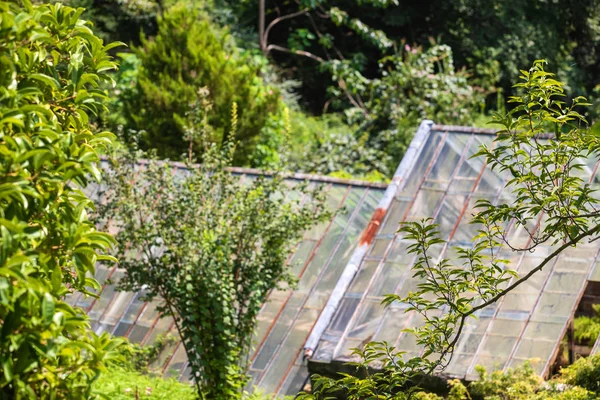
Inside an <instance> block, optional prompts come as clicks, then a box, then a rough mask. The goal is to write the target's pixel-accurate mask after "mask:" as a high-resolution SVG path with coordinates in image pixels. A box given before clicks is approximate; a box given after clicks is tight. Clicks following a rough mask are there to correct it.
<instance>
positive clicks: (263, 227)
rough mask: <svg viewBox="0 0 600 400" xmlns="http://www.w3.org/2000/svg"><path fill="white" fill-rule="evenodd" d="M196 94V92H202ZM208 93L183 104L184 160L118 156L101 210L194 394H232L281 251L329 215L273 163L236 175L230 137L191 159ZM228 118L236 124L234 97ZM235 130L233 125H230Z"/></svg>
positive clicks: (286, 277)
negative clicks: (259, 171) (177, 339)
mask: <svg viewBox="0 0 600 400" xmlns="http://www.w3.org/2000/svg"><path fill="white" fill-rule="evenodd" d="M200 95H203V93H202V92H201V93H200ZM209 106H210V104H209V103H207V100H206V97H204V98H201V99H200V100H199V101H197V102H196V103H194V105H193V107H192V112H191V113H189V114H188V126H187V128H186V133H185V137H186V139H187V140H188V141H189V143H190V144H189V152H188V160H187V164H186V166H185V168H183V169H182V168H181V166H180V167H178V168H177V169H174V168H173V167H172V166H171V165H170V164H169V163H166V162H157V161H149V162H148V163H147V164H146V165H144V166H142V167H139V166H137V164H136V163H137V160H138V159H139V157H140V156H141V153H139V152H132V153H127V154H125V155H124V156H121V157H120V158H118V159H116V160H115V161H114V162H113V163H112V165H111V168H112V171H113V172H112V174H111V175H110V178H109V179H108V181H107V183H108V188H109V189H108V193H109V197H108V203H107V205H106V206H104V207H103V209H102V210H101V219H102V218H104V217H115V218H116V219H115V224H116V225H117V227H118V229H119V230H120V231H119V234H118V235H117V240H118V243H119V253H118V254H119V256H120V257H119V258H120V266H121V267H122V268H124V269H125V270H126V275H125V277H124V278H123V280H122V281H121V282H120V288H121V289H123V290H133V291H138V290H142V289H144V290H145V292H146V293H147V297H148V298H154V297H160V298H161V299H162V307H161V311H162V312H163V313H164V315H172V316H173V318H174V320H175V324H176V328H177V330H178V331H179V334H180V336H181V339H182V341H183V345H184V346H185V350H186V353H187V356H188V360H189V365H190V367H191V370H192V377H193V379H194V380H195V381H196V385H197V390H198V394H199V395H200V396H201V397H202V398H206V399H230V398H239V397H240V396H241V395H242V389H243V387H244V385H245V383H246V380H247V379H246V376H245V371H246V367H247V366H246V364H245V360H246V358H245V357H244V355H245V354H248V352H249V351H250V345H251V340H252V336H253V333H254V328H255V323H256V317H257V314H258V312H259V311H260V308H261V306H262V304H263V303H264V302H265V300H266V298H267V295H268V294H269V292H270V291H272V290H275V289H276V288H277V287H278V286H279V285H281V284H285V283H287V284H290V283H292V282H293V277H292V276H291V275H290V272H289V268H288V265H287V263H286V260H287V258H288V256H289V254H290V253H291V250H292V248H293V246H294V245H295V244H296V243H297V242H298V241H299V239H300V238H301V236H302V234H303V232H304V231H305V230H306V229H308V228H310V227H311V226H312V225H313V224H314V223H315V222H316V221H319V220H322V219H323V218H324V217H326V216H327V214H328V213H327V212H326V211H325V209H324V203H323V196H322V193H321V191H320V190H316V191H315V190H309V189H308V188H307V184H306V183H299V184H297V185H295V186H294V188H293V190H294V191H296V192H297V194H298V195H299V198H300V199H298V200H294V199H293V198H290V197H289V196H288V193H289V192H290V191H291V190H292V189H291V188H290V187H289V186H288V185H287V183H286V182H285V180H284V176H283V174H282V173H280V172H277V171H275V172H273V173H272V174H270V175H268V176H267V175H263V176H258V177H257V178H256V179H247V180H244V181H241V180H240V177H239V176H234V175H232V174H231V173H230V171H229V170H228V169H227V167H229V166H230V165H231V162H232V157H233V153H234V145H233V144H232V143H231V142H228V143H226V144H225V145H224V146H223V147H221V148H219V147H217V146H215V145H209V146H208V148H205V149H204V151H203V152H202V159H203V163H202V164H193V163H192V161H193V160H194V157H195V155H194V151H193V150H194V148H193V144H194V143H198V142H200V143H208V141H206V140H205V138H206V136H207V135H210V132H211V127H210V126H209V125H208V118H209V112H208V110H209ZM232 114H233V115H232V126H233V127H234V129H235V127H236V121H237V115H236V107H235V105H234V107H233V113H232ZM230 137H235V131H232V132H230Z"/></svg>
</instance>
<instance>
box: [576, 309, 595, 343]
mask: <svg viewBox="0 0 600 400" xmlns="http://www.w3.org/2000/svg"><path fill="white" fill-rule="evenodd" d="M592 307H593V310H594V315H592V316H591V317H588V316H585V315H584V316H580V317H577V318H575V320H574V325H575V340H576V341H577V342H579V343H585V344H587V345H588V346H593V345H594V344H595V343H596V339H598V336H599V335H600V304H594V305H593V306H592Z"/></svg>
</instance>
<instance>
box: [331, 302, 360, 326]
mask: <svg viewBox="0 0 600 400" xmlns="http://www.w3.org/2000/svg"><path fill="white" fill-rule="evenodd" d="M359 302H360V299H358V298H350V297H344V298H343V299H342V301H341V302H340V305H339V307H338V309H337V311H336V313H335V317H334V318H333V320H332V321H331V323H330V324H329V331H332V332H336V331H337V332H340V333H342V332H343V331H344V329H345V328H346V324H347V323H348V321H350V318H351V317H352V315H353V314H354V312H355V311H356V307H357V306H358V303H359Z"/></svg>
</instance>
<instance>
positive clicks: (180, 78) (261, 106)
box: [121, 4, 282, 165]
mask: <svg viewBox="0 0 600 400" xmlns="http://www.w3.org/2000/svg"><path fill="white" fill-rule="evenodd" d="M158 27H159V29H158V34H157V36H156V37H154V38H147V37H142V45H141V46H140V47H135V48H134V51H135V53H136V55H137V57H138V58H139V60H140V66H139V70H138V75H137V85H136V87H135V89H134V90H136V91H137V93H136V94H135V96H127V95H126V96H124V97H123V109H122V111H121V113H122V115H123V116H124V117H125V118H126V121H127V125H126V127H127V128H131V129H136V130H143V131H144V132H145V136H144V140H143V142H142V145H143V146H144V147H145V148H154V149H157V150H158V153H159V155H161V156H168V157H171V158H179V156H180V155H181V153H183V152H184V151H185V150H186V148H187V143H186V141H185V139H184V126H185V121H186V113H188V112H189V104H190V103H192V102H193V101H195V100H196V97H197V95H198V90H199V89H201V88H204V89H205V90H206V91H208V93H209V95H210V101H211V103H212V104H213V110H212V112H211V113H210V124H211V126H212V127H213V132H212V134H211V136H210V137H208V138H207V139H208V140H210V141H211V142H213V143H218V144H222V143H224V142H225V141H227V139H228V138H227V135H228V134H229V132H230V130H231V125H230V109H231V105H232V104H233V103H234V102H235V103H237V104H238V106H239V109H240V112H239V116H238V117H239V121H238V126H237V131H236V137H235V140H237V141H238V142H239V145H238V147H237V149H236V153H235V157H234V162H235V164H236V165H248V164H250V163H251V161H252V162H253V163H255V164H260V161H261V157H260V154H261V153H260V151H262V152H263V153H264V152H265V149H264V148H262V149H260V151H259V153H258V154H256V153H255V152H256V151H257V146H258V145H259V144H263V146H264V145H265V143H266V144H267V146H268V144H269V142H270V141H269V140H262V142H261V139H262V137H261V135H262V133H263V130H264V129H265V128H266V127H267V126H268V125H269V123H270V122H269V121H270V120H271V119H272V118H273V117H274V116H275V115H278V113H280V112H281V111H282V110H281V109H282V107H281V104H280V101H279V94H278V93H277V91H276V90H275V89H273V88H270V87H268V86H266V85H265V84H264V83H263V81H262V80H261V78H260V77H259V76H258V70H257V68H256V67H254V66H253V65H252V64H251V63H249V62H248V61H247V60H246V59H245V58H244V57H241V56H240V55H239V54H238V52H237V51H236V49H235V47H234V46H233V44H232V43H231V39H230V37H229V36H228V35H227V34H226V33H225V32H221V31H217V30H216V28H215V27H213V26H212V25H211V22H210V21H209V20H208V18H207V17H206V16H204V15H202V14H201V13H200V12H199V11H197V10H196V9H195V8H194V7H193V6H186V5H185V4H178V5H175V6H173V7H171V8H170V9H169V10H168V11H166V12H165V14H164V16H163V17H162V18H159V20H158ZM267 156H268V155H267Z"/></svg>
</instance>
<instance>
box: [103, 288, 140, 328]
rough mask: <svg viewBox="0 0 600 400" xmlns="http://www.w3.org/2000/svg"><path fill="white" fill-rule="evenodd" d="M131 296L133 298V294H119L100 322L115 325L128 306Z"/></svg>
mask: <svg viewBox="0 0 600 400" xmlns="http://www.w3.org/2000/svg"><path fill="white" fill-rule="evenodd" d="M133 296H135V293H131V292H119V293H118V294H117V295H116V296H115V297H114V299H113V301H112V302H111V303H110V305H109V306H108V309H107V310H106V312H105V313H104V315H103V316H102V318H101V320H100V322H102V323H103V324H111V325H115V324H116V323H117V322H118V321H119V318H121V315H122V314H123V313H124V312H125V310H126V309H127V307H128V306H129V304H130V302H131V300H132V299H133Z"/></svg>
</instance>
